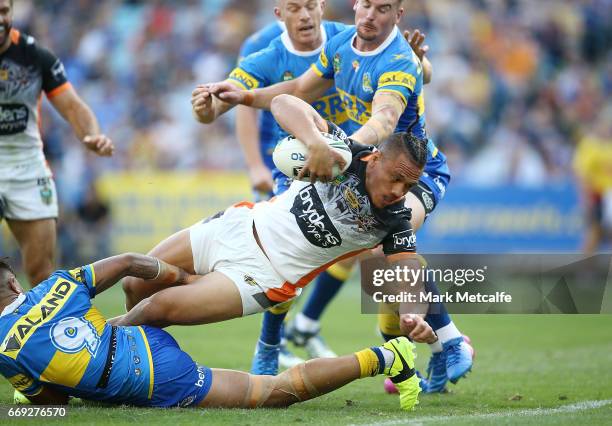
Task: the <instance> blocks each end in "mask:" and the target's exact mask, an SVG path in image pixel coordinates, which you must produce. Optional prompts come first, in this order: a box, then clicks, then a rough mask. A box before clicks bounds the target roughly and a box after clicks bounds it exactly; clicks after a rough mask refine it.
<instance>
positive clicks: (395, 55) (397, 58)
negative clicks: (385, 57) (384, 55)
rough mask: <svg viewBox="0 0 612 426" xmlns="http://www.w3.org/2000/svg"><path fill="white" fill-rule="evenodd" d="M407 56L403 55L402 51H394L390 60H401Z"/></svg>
mask: <svg viewBox="0 0 612 426" xmlns="http://www.w3.org/2000/svg"><path fill="white" fill-rule="evenodd" d="M407 58H408V57H407V56H406V55H404V54H403V53H396V54H394V55H393V58H391V61H392V62H395V61H401V60H402V59H407Z"/></svg>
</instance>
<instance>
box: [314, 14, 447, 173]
mask: <svg viewBox="0 0 612 426" xmlns="http://www.w3.org/2000/svg"><path fill="white" fill-rule="evenodd" d="M355 37H357V32H356V29H355V27H353V26H352V27H348V28H347V29H346V30H344V31H343V32H341V33H340V34H338V35H336V36H335V37H333V38H332V39H331V40H329V41H328V42H327V44H326V45H325V47H324V48H323V50H322V51H321V54H320V56H319V60H318V61H317V62H316V63H314V64H313V65H312V69H313V71H314V72H315V73H316V74H317V75H319V76H320V77H323V78H326V79H334V82H335V86H336V90H337V91H338V93H339V94H340V98H341V100H342V105H343V109H344V110H345V112H346V114H347V116H348V122H347V123H346V124H344V125H342V126H341V127H342V129H343V130H344V131H345V132H346V133H347V134H348V135H352V134H353V133H355V132H356V131H357V130H359V128H361V126H363V125H364V124H365V123H366V121H368V120H369V119H370V117H371V116H372V101H373V99H374V95H375V94H376V93H381V92H391V93H395V94H397V95H398V96H399V97H400V98H402V100H403V101H404V103H405V105H406V109H405V110H404V112H403V113H402V115H401V116H400V119H399V122H398V124H397V128H396V129H395V131H396V132H403V131H406V130H407V128H408V126H410V124H412V123H413V122H414V120H416V119H418V123H417V125H415V126H414V128H413V129H412V133H413V134H414V135H415V136H417V137H420V138H424V137H426V132H425V97H424V92H423V69H422V65H421V62H420V60H419V59H418V57H417V56H416V54H415V53H414V52H413V50H412V48H411V47H410V44H408V42H407V41H406V40H405V39H404V37H403V35H402V34H401V32H400V31H399V29H398V28H397V27H395V28H394V29H393V32H392V33H391V34H390V35H389V37H387V39H386V40H385V41H384V42H383V43H382V44H381V45H380V46H379V47H378V48H377V49H375V50H373V51H369V52H361V51H358V50H357V49H356V48H355V46H354V40H355ZM428 150H429V155H428V162H427V166H426V169H425V170H433V169H437V168H438V167H440V166H442V165H443V164H442V163H445V160H443V158H440V157H438V149H437V148H436V146H435V145H434V144H433V142H432V141H431V140H430V141H429V144H428ZM436 157H438V158H436Z"/></svg>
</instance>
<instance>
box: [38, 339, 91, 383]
mask: <svg viewBox="0 0 612 426" xmlns="http://www.w3.org/2000/svg"><path fill="white" fill-rule="evenodd" d="M90 361H91V354H90V353H89V351H88V350H87V349H86V348H83V349H81V350H80V351H79V352H77V353H75V354H69V353H66V352H62V351H55V355H53V358H51V361H50V362H49V364H48V365H47V368H45V371H43V372H42V374H41V375H40V380H42V381H44V382H49V383H56V384H59V385H64V386H68V387H71V388H73V387H76V385H78V384H79V382H80V381H81V379H82V378H83V375H84V374H85V370H87V366H88V365H89V362H90Z"/></svg>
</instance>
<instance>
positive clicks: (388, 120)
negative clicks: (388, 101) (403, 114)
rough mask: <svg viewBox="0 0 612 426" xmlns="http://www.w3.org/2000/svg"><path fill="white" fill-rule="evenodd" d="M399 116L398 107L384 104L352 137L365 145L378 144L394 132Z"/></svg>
mask: <svg viewBox="0 0 612 426" xmlns="http://www.w3.org/2000/svg"><path fill="white" fill-rule="evenodd" d="M399 116H400V114H399V113H398V112H397V109H396V108H394V107H392V106H389V105H383V106H382V107H381V108H380V109H378V110H377V111H375V112H374V113H373V114H372V116H371V117H370V119H369V120H368V121H367V122H366V123H365V124H364V125H363V126H361V128H360V129H359V130H357V131H356V132H355V133H353V135H351V139H353V140H354V141H357V142H359V143H362V144H365V145H378V144H380V143H381V142H382V141H384V140H385V139H387V138H388V137H389V136H391V135H392V134H393V132H394V131H395V128H396V127H397V123H398V121H399Z"/></svg>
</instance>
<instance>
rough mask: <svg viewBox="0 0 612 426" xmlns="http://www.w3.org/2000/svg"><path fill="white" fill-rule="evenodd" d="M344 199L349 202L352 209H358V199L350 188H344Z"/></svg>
mask: <svg viewBox="0 0 612 426" xmlns="http://www.w3.org/2000/svg"><path fill="white" fill-rule="evenodd" d="M344 199H345V200H346V202H347V203H348V204H349V206H350V207H351V208H352V209H358V208H359V200H358V199H357V196H356V195H355V193H354V192H353V191H352V190H351V188H346V189H345V190H344Z"/></svg>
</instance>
